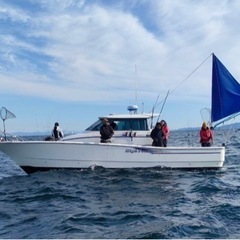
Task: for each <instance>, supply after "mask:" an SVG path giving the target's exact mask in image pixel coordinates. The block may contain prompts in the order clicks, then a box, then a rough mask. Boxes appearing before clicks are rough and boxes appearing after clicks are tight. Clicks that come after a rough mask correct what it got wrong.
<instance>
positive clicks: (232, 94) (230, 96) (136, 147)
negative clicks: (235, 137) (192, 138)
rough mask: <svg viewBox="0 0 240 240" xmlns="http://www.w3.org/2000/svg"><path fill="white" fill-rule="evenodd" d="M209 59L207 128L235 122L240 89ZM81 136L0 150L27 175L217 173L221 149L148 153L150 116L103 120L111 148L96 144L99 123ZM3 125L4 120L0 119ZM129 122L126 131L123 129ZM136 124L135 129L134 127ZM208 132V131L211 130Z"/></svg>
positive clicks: (8, 145) (154, 149)
mask: <svg viewBox="0 0 240 240" xmlns="http://www.w3.org/2000/svg"><path fill="white" fill-rule="evenodd" d="M212 56H213V68H212V69H213V74H212V109H211V122H212V123H213V122H214V123H215V126H217V125H218V124H219V123H220V122H223V121H226V120H228V119H230V118H231V117H235V116H236V115H238V114H239V112H240V105H239V104H235V103H236V102H239V101H240V84H239V83H238V82H237V81H236V80H235V79H234V78H233V77H232V75H231V74H230V73H229V72H228V70H227V69H226V68H225V66H224V65H223V64H222V63H221V62H220V61H219V60H218V58H217V57H216V56H215V55H214V54H212ZM102 118H103V117H100V119H99V121H97V122H96V123H94V124H93V125H91V126H90V127H89V128H88V129H87V130H86V131H85V132H84V133H82V134H80V135H72V136H68V137H65V138H64V139H63V140H62V141H2V142H0V150H1V151H2V152H4V153H5V154H7V155H8V156H9V157H11V158H12V159H13V160H14V161H15V162H16V164H17V165H18V166H20V167H21V168H22V169H23V170H25V171H26V172H27V173H30V172H34V171H37V170H49V169H61V168H66V169H82V168H89V167H92V166H102V167H105V168H152V167H167V168H181V169H196V168H221V167H222V166H223V165H224V161H225V147H222V146H221V147H214V146H212V147H166V148H164V147H153V146H150V144H151V142H152V140H151V138H150V135H149V134H150V127H149V125H148V121H149V120H151V118H152V115H151V114H140V115H137V114H136V115H135V114H129V115H122V117H121V115H109V116H104V118H108V119H109V121H111V120H114V121H115V122H116V123H117V127H118V128H119V130H117V129H115V134H114V135H115V136H114V138H113V139H112V143H99V141H100V140H99V138H100V135H99V128H100V126H101V119H102ZM4 119H5V118H4ZM127 122H128V126H126V127H125V126H124V124H125V123H127ZM134 124H135V125H134ZM212 126H213V125H212Z"/></svg>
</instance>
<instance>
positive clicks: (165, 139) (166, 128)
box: [160, 120, 170, 147]
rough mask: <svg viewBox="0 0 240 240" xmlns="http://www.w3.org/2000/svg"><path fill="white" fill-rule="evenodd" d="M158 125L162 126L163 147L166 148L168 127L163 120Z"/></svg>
mask: <svg viewBox="0 0 240 240" xmlns="http://www.w3.org/2000/svg"><path fill="white" fill-rule="evenodd" d="M160 124H161V126H162V131H163V134H164V138H163V146H164V147H167V142H168V138H169V133H170V131H169V127H168V125H167V123H166V121H165V120H161V122H160Z"/></svg>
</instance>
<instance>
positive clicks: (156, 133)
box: [151, 122, 164, 147]
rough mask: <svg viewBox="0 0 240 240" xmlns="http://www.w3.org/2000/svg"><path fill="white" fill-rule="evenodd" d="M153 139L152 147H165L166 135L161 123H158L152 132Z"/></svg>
mask: <svg viewBox="0 0 240 240" xmlns="http://www.w3.org/2000/svg"><path fill="white" fill-rule="evenodd" d="M151 138H152V139H153V142H152V146H156V147H163V139H164V133H163V131H162V125H161V123H160V122H157V123H156V126H155V128H154V129H153V130H152V131H151Z"/></svg>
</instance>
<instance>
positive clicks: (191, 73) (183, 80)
mask: <svg viewBox="0 0 240 240" xmlns="http://www.w3.org/2000/svg"><path fill="white" fill-rule="evenodd" d="M212 55H213V53H211V54H210V55H209V56H208V57H207V58H206V59H205V60H203V62H201V63H200V64H199V65H198V66H197V67H196V68H195V69H194V70H193V71H192V72H191V73H190V74H189V75H188V76H187V77H186V78H185V79H184V80H183V81H182V82H181V83H180V84H178V85H177V86H176V87H175V88H174V89H173V90H172V91H170V92H169V95H171V94H172V93H173V92H174V91H175V90H176V89H177V88H179V87H180V86H181V85H183V83H184V82H186V81H187V79H188V78H189V77H191V76H192V75H193V73H195V72H196V71H197V70H198V69H199V68H200V67H201V66H202V65H203V64H204V63H205V62H206V61H207V60H208V59H209V58H210V57H211V56H212ZM162 101H164V100H162ZM162 101H161V102H160V103H162ZM160 103H159V104H160ZM159 104H158V105H159Z"/></svg>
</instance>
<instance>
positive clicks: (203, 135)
mask: <svg viewBox="0 0 240 240" xmlns="http://www.w3.org/2000/svg"><path fill="white" fill-rule="evenodd" d="M212 142H213V133H212V130H211V129H210V128H209V127H208V126H207V124H206V123H205V122H204V123H203V124H202V128H201V130H200V143H201V145H202V147H210V146H211V145H212Z"/></svg>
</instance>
